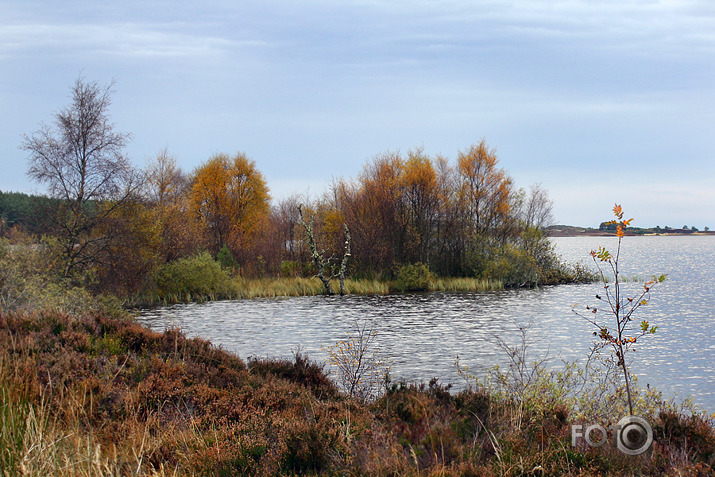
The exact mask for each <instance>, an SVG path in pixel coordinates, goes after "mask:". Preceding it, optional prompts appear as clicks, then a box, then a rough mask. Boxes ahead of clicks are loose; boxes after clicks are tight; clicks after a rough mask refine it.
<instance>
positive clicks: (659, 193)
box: [0, 0, 715, 230]
mask: <svg viewBox="0 0 715 477" xmlns="http://www.w3.org/2000/svg"><path fill="white" fill-rule="evenodd" d="M71 5H72V8H67V4H61V5H60V4H45V2H20V1H19V0H9V1H7V2H4V3H3V4H2V5H0V18H2V20H0V39H1V40H2V41H0V71H1V72H2V75H1V76H0V81H2V88H0V104H2V105H3V109H4V110H5V111H9V112H12V114H6V115H3V118H2V119H0V121H1V122H0V144H2V147H3V151H2V152H3V154H2V156H1V157H2V159H0V160H1V161H2V165H3V175H2V176H1V177H0V190H3V191H9V190H14V191H19V192H24V193H44V191H43V190H42V186H41V185H38V184H35V183H32V182H30V181H29V180H28V178H27V177H26V174H25V171H26V170H27V155H26V154H25V152H24V151H21V150H20V149H19V145H20V143H21V136H22V135H23V134H27V135H32V134H33V133H34V132H35V131H37V130H38V129H39V127H40V124H41V123H47V124H50V123H52V121H53V115H54V113H55V112H57V111H58V110H59V109H61V108H62V107H64V106H65V105H67V104H68V102H69V97H68V96H69V94H70V88H71V86H72V84H73V83H74V81H75V80H76V79H77V77H79V76H82V77H84V78H85V79H86V80H88V81H96V82H97V83H99V84H100V85H106V84H108V83H110V82H111V81H112V80H113V79H115V80H116V84H115V86H114V93H113V95H112V106H111V107H110V110H109V112H110V115H111V118H112V120H113V122H114V123H115V125H116V130H117V131H121V132H128V133H131V134H132V135H133V141H132V142H131V143H129V145H128V147H127V148H126V150H125V151H126V153H127V155H128V156H129V157H130V158H131V159H132V162H133V164H134V166H135V167H143V166H144V164H145V163H146V161H147V160H148V159H150V158H152V157H155V156H156V155H157V154H158V153H159V152H160V151H161V150H162V149H164V148H166V149H167V150H168V152H169V153H170V154H171V155H173V156H175V157H176V158H177V163H178V165H179V166H180V167H181V168H182V169H183V170H184V171H185V172H191V170H193V169H194V168H195V167H197V166H198V165H199V164H201V163H202V162H204V161H206V160H208V159H209V157H211V156H212V155H214V154H216V153H228V154H234V153H236V152H239V151H240V152H244V153H246V155H247V156H248V157H249V158H250V159H252V160H254V161H255V162H256V165H257V167H258V169H259V170H260V171H261V172H262V173H263V175H264V176H265V178H266V182H267V184H268V187H269V188H270V190H271V195H272V196H273V197H274V199H280V198H282V197H286V196H289V195H291V194H306V195H309V196H312V197H314V196H317V195H320V194H322V193H323V192H324V191H326V190H327V188H328V185H329V183H330V182H331V180H333V179H334V178H340V177H344V178H354V177H356V176H357V175H358V174H359V173H360V172H361V170H362V168H363V166H364V165H365V164H366V163H367V162H368V161H369V160H370V159H371V158H373V157H374V156H376V155H379V154H382V153H385V152H387V151H401V152H407V151H408V150H409V149H413V148H419V147H422V148H424V152H425V154H427V155H429V156H430V157H435V156H437V155H443V156H444V157H447V158H448V159H450V162H451V163H454V161H455V158H456V156H457V153H458V151H460V150H462V151H463V150H466V149H467V148H469V147H470V146H471V145H472V144H477V143H479V141H480V140H481V139H482V138H484V139H485V140H486V142H487V144H488V145H489V146H490V147H492V148H495V149H496V150H497V155H498V157H499V160H500V164H499V165H500V166H501V167H502V168H504V169H505V170H506V171H507V172H508V173H509V175H510V176H511V177H512V178H513V179H514V183H515V186H516V187H517V188H528V187H529V186H530V185H531V184H535V183H540V184H542V186H543V187H544V188H545V189H546V190H547V191H548V193H549V197H550V198H551V199H552V200H553V202H554V216H555V219H556V222H557V223H563V224H569V225H573V226H579V227H590V226H593V225H592V224H599V223H600V222H602V221H604V220H608V218H609V216H610V211H611V208H612V207H613V204H614V203H615V202H617V203H619V204H622V206H623V209H624V212H625V214H626V215H628V216H629V217H634V218H635V220H634V225H636V226H637V225H639V224H653V225H649V226H653V227H654V226H655V225H656V224H660V225H661V226H663V225H664V224H666V223H667V224H668V225H669V226H672V227H674V228H677V227H680V226H682V225H684V224H685V225H688V226H695V227H697V228H698V229H700V230H702V229H703V228H704V227H706V226H709V227H713V226H715V190H714V188H713V186H712V184H713V182H714V181H713V179H715V160H714V159H715V135H713V134H712V133H711V131H710V128H711V125H712V124H713V119H714V115H715V87H714V86H713V84H715V81H713V80H715V55H713V52H714V51H715V35H713V34H712V31H715V8H714V7H712V6H711V5H710V4H709V3H707V2H702V1H700V2H699V1H691V2H669V3H643V2H639V1H635V0H633V1H625V2H619V3H617V4H615V3H597V4H593V3H590V2H582V1H575V0H569V1H565V2H559V3H558V4H553V3H552V2H547V1H545V0H531V1H525V2H519V3H518V4H514V5H506V4H501V3H499V2H479V3H477V4H473V3H472V2H463V1H458V0H454V1H449V2H444V3H440V4H439V5H435V4H432V3H430V2H386V1H381V0H376V1H372V2H363V1H357V0H355V1H346V2H339V3H331V2H325V1H312V0H309V1H306V2H301V3H300V4H293V3H291V2H286V1H284V0H276V1H273V2H242V3H241V4H235V3H234V2H228V1H225V0H212V1H211V2H209V3H204V4H201V5H198V4H197V5H194V4H182V5H175V4H174V3H169V2H164V1H159V0H157V1H150V2H134V1H130V2H122V3H121V4H112V5H102V4H96V3H93V2H88V1H87V0H73V1H72V3H71ZM77 12H82V13H81V14H78V13H77ZM676 221H677V222H676ZM679 222H682V224H681V225H679V226H678V225H674V224H676V223H679ZM589 224H591V225H589ZM596 226H597V225H596ZM642 226H644V227H645V225H642Z"/></svg>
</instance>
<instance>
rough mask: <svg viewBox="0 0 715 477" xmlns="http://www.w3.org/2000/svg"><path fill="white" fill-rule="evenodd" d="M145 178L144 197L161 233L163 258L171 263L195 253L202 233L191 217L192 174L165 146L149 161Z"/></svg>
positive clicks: (160, 246)
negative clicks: (181, 165)
mask: <svg viewBox="0 0 715 477" xmlns="http://www.w3.org/2000/svg"><path fill="white" fill-rule="evenodd" d="M145 177H146V181H145V185H144V197H145V200H146V203H147V206H148V207H149V209H150V215H151V218H152V219H151V220H152V224H153V228H155V229H156V230H157V233H158V237H159V243H158V247H159V250H158V253H159V254H160V255H161V257H162V260H163V261H165V262H169V261H172V260H176V259H178V258H181V257H185V256H188V255H191V254H192V253H194V252H196V251H197V249H198V248H200V246H201V240H200V235H201V234H200V232H199V230H198V229H197V224H196V221H194V220H193V219H192V214H191V206H190V202H189V193H190V190H191V183H190V180H189V177H188V176H187V175H186V174H185V173H184V171H182V170H181V168H180V167H179V166H178V165H177V164H176V158H175V157H174V156H173V155H171V154H170V153H169V152H168V151H167V150H166V149H164V150H162V151H160V152H159V154H157V156H156V157H155V158H153V159H151V160H150V161H149V162H148V164H147V166H146V170H145Z"/></svg>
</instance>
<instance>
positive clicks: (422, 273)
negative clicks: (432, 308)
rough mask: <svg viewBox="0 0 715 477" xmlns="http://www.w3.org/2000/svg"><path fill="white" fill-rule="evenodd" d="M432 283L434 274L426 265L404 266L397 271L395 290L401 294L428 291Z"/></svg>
mask: <svg viewBox="0 0 715 477" xmlns="http://www.w3.org/2000/svg"><path fill="white" fill-rule="evenodd" d="M431 281H432V272H430V269H429V267H428V266H427V265H425V264H424V263H413V264H410V265H403V266H401V267H399V268H398V269H397V278H396V279H395V283H394V288H395V290H397V291H399V292H403V293H404V292H411V291H427V290H429V285H430V282H431Z"/></svg>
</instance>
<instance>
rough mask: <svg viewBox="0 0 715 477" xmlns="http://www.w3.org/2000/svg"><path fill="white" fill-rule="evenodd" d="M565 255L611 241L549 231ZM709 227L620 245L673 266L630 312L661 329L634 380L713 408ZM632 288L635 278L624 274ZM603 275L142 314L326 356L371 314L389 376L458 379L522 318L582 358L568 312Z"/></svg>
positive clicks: (652, 262) (585, 344) (491, 357)
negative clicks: (517, 286)
mask: <svg viewBox="0 0 715 477" xmlns="http://www.w3.org/2000/svg"><path fill="white" fill-rule="evenodd" d="M554 242H555V245H556V248H557V251H558V252H559V253H560V254H561V255H562V256H563V257H564V258H565V259H566V260H568V261H572V262H576V261H581V260H583V261H584V262H585V263H588V262H587V260H586V259H589V258H590V257H588V251H589V250H591V249H592V248H595V247H598V245H604V246H606V247H613V246H614V244H615V241H614V240H612V239H610V238H608V239H604V238H600V237H598V238H597V237H579V238H560V239H554ZM713 252H715V237H627V238H626V239H625V242H624V250H623V252H622V256H621V263H622V265H623V268H622V270H623V272H624V273H625V275H626V276H629V277H632V276H640V277H643V278H647V277H650V276H651V275H653V274H655V273H658V274H660V273H668V281H666V282H665V283H664V284H663V286H662V287H659V288H657V289H655V290H654V292H653V294H652V301H651V304H649V305H648V306H647V307H643V308H641V310H640V311H642V313H641V314H640V315H639V316H636V319H637V321H640V320H641V319H648V320H649V321H651V323H653V324H656V325H658V333H656V334H655V335H652V336H647V337H645V338H644V340H643V341H642V344H639V346H638V351H637V352H636V355H637V356H636V359H635V361H634V363H633V368H632V369H633V371H634V373H635V374H636V375H638V376H639V379H640V384H642V385H645V384H646V383H650V384H653V385H655V386H657V387H658V388H659V389H661V390H663V391H664V392H665V393H666V394H667V395H673V394H674V393H678V396H680V397H686V396H688V395H692V396H693V397H694V399H695V402H696V403H698V404H700V405H701V406H704V407H705V408H706V409H708V410H709V411H710V412H712V411H715V366H714V363H713V358H712V357H713V355H715V338H714V337H713V330H714V329H715V315H714V314H713V307H715V292H714V291H713V288H712V287H711V286H709V282H708V278H709V277H711V276H712V275H713V273H715V264H714V263H713V260H712V258H713V257H714V256H715V254H714V253H713ZM627 286H628V287H630V288H632V289H633V290H634V291H635V289H637V288H640V287H642V283H628V284H627ZM596 293H600V285H598V284H591V285H565V286H559V287H544V288H541V289H538V290H510V291H504V292H489V293H432V294H415V295H392V296H369V297H361V296H347V297H300V298H283V299H256V300H243V301H221V302H213V303H206V304H201V305H199V304H188V305H176V306H171V307H166V308H161V309H155V310H150V311H147V312H145V313H143V314H142V316H141V317H140V320H141V321H143V322H145V323H146V324H148V325H149V326H151V327H152V328H154V329H158V330H162V329H164V328H165V327H166V326H172V325H173V326H179V327H180V328H182V329H183V330H184V331H186V332H187V333H188V334H189V335H192V336H202V337H205V338H208V339H211V341H212V342H214V343H215V344H218V345H221V346H223V347H224V348H225V349H228V350H230V351H234V352H237V353H238V354H239V355H241V356H242V357H244V358H245V357H248V356H271V357H289V356H291V354H292V352H293V351H294V350H296V349H298V348H300V349H301V350H303V351H304V352H306V353H307V354H308V355H309V356H310V357H311V358H313V359H316V360H318V361H324V362H325V361H327V359H326V358H327V348H328V347H329V346H330V345H332V344H334V343H335V342H336V341H338V340H339V339H341V338H343V337H344V336H345V334H346V333H347V332H348V331H349V330H351V328H352V324H353V323H354V321H355V320H356V319H357V320H372V321H374V323H375V325H376V327H377V329H378V332H379V334H378V343H379V346H380V348H381V350H382V351H383V354H384V355H386V356H388V357H389V358H390V360H391V362H392V365H393V368H392V375H393V377H394V378H395V379H406V380H416V381H427V380H429V379H430V378H432V377H439V379H440V381H441V382H443V383H453V384H454V385H455V386H457V387H459V386H461V385H462V384H463V383H462V382H461V378H459V377H458V376H457V374H456V372H455V368H454V362H455V359H456V357H457V355H459V357H460V360H461V362H462V364H464V365H467V366H468V367H469V368H470V370H471V371H472V372H473V373H474V374H479V373H480V372H483V371H484V370H485V369H487V368H489V367H491V366H493V365H494V364H497V363H504V362H505V356H504V354H503V352H502V351H500V350H499V349H498V347H497V345H496V342H495V338H494V336H495V335H496V336H499V337H500V338H502V339H504V340H505V341H507V342H508V343H511V344H513V345H517V344H519V341H518V336H519V335H518V328H519V327H520V326H527V325H529V324H531V325H530V328H529V331H528V337H529V339H530V341H532V344H531V347H530V348H529V350H530V355H531V357H532V359H539V358H542V357H544V356H546V355H549V356H552V357H554V358H555V360H554V362H555V363H556V362H558V360H559V359H569V360H572V359H584V358H585V356H586V354H587V352H588V349H589V347H590V345H591V344H592V340H591V338H592V332H593V331H594V327H593V325H591V324H589V323H587V322H586V321H584V320H583V319H581V318H579V317H578V316H576V315H575V314H574V313H573V312H572V308H573V306H574V304H576V303H580V304H581V306H584V305H586V304H594V301H595V299H594V298H593V297H594V295H595V294H596Z"/></svg>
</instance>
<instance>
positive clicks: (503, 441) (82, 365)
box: [0, 306, 715, 476]
mask: <svg viewBox="0 0 715 477" xmlns="http://www.w3.org/2000/svg"><path fill="white" fill-rule="evenodd" d="M100 308H101V307H100ZM103 308H104V309H103V310H97V311H92V312H88V313H75V314H69V313H65V312H61V311H51V310H48V309H45V310H42V311H38V310H34V311H32V310H25V311H20V310H18V311H14V312H7V313H3V314H2V315H0V350H1V351H0V390H1V392H0V416H1V418H2V423H1V427H0V439H1V440H2V445H1V446H0V447H1V448H2V449H3V450H2V454H1V456H0V466H2V471H3V473H4V475H18V474H20V475H216V476H218V475H559V474H564V475H628V474H631V475H639V474H646V475H658V474H663V475H665V474H670V475H677V474H678V473H680V474H683V473H685V474H689V475H707V474H708V473H712V472H713V465H715V432H714V431H713V422H712V419H711V418H708V417H706V416H704V415H702V414H698V413H697V412H693V411H691V410H688V409H685V408H682V407H678V406H676V405H674V404H673V403H671V402H668V401H666V400H664V399H663V398H662V397H661V396H660V395H659V394H658V393H656V392H653V391H650V390H641V394H640V395H639V396H640V398H639V399H636V403H637V404H636V405H637V406H641V407H640V408H639V410H640V411H643V412H645V414H646V415H647V417H648V418H649V419H651V422H652V423H653V428H654V434H655V442H654V444H653V447H652V449H651V450H649V451H648V452H646V453H645V454H643V455H641V456H636V457H632V456H626V455H623V454H621V453H619V452H618V451H617V450H615V449H613V448H611V447H609V446H604V447H601V448H589V447H586V446H577V447H572V446H571V440H570V426H571V424H572V423H573V422H583V419H584V418H585V417H591V418H593V417H596V416H599V415H603V413H606V412H613V411H614V409H616V408H614V407H610V408H609V407H608V405H609V403H610V405H611V406H622V403H623V400H622V399H621V398H622V389H620V390H619V388H618V387H616V388H613V389H612V388H610V387H609V386H611V385H612V384H613V383H612V381H609V379H608V377H607V376H603V375H600V376H601V377H600V378H599V379H600V380H601V383H602V385H600V387H599V386H592V385H587V386H585V388H586V389H591V390H592V391H593V392H591V391H589V392H585V393H583V392H582V393H578V394H575V393H573V392H572V391H573V389H575V387H577V386H581V388H582V389H584V383H585V381H583V379H582V375H581V374H579V372H578V371H577V369H576V368H572V369H571V370H570V371H568V370H566V371H561V372H560V373H556V374H554V372H549V371H546V370H545V369H543V368H539V369H538V370H537V372H536V373H535V374H534V373H532V374H528V376H532V379H530V380H523V379H522V380H519V379H517V378H519V376H520V373H518V372H513V370H512V371H510V370H501V371H494V373H492V374H491V375H490V376H489V377H488V378H489V379H475V378H472V377H470V376H468V374H467V373H466V372H464V370H462V374H463V375H464V376H465V379H468V380H469V382H470V383H471V384H470V386H469V387H468V388H467V389H466V390H464V391H461V392H454V391H452V392H450V390H449V389H447V388H446V387H444V386H442V385H440V383H439V382H438V381H437V380H436V379H433V380H431V381H429V382H428V383H422V384H419V383H399V382H398V383H395V382H391V381H389V379H388V380H386V381H385V382H384V383H383V385H382V387H381V389H380V390H379V391H377V392H375V393H373V394H371V395H369V396H361V397H357V396H353V395H351V394H349V393H347V392H345V390H344V389H343V387H339V386H338V385H337V384H335V382H336V381H335V380H334V378H335V376H332V375H330V374H329V373H328V370H327V369H326V368H324V366H323V365H321V364H318V363H315V362H312V361H311V360H310V359H309V357H307V356H304V355H303V354H301V353H296V354H295V356H294V357H293V358H292V359H267V358H251V359H248V360H244V359H242V358H240V357H239V356H237V355H235V354H232V353H229V352H226V351H225V350H222V349H220V348H218V347H215V346H213V345H212V344H211V343H210V342H208V341H206V340H204V339H200V338H188V337H187V336H185V335H184V334H183V333H182V332H181V331H180V330H176V329H171V330H167V331H165V332H163V333H156V332H152V331H149V330H148V329H146V328H144V327H142V326H141V325H139V324H138V323H136V322H135V321H134V320H133V319H132V318H131V317H128V316H126V315H125V314H124V313H122V312H118V311H116V310H115V311H114V312H113V311H112V308H111V307H108V306H104V307H103ZM266 354H267V355H270V350H266ZM521 376H522V377H523V376H525V375H523V374H521ZM589 379H591V378H589ZM599 389H600V390H601V392H604V391H608V392H613V395H612V396H611V397H610V398H605V399H604V398H603V396H602V397H601V398H600V399H599V398H598V395H597V394H596V392H597V391H598V390H599ZM614 389H615V391H614ZM619 393H621V394H619ZM576 397H578V399H576ZM604 406H605V407H604Z"/></svg>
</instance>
